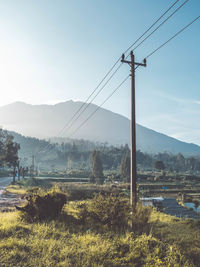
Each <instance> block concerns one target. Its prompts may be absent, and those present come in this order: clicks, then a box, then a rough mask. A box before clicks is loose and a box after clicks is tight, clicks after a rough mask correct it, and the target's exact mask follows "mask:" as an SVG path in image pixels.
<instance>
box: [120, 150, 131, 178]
mask: <svg viewBox="0 0 200 267" xmlns="http://www.w3.org/2000/svg"><path fill="white" fill-rule="evenodd" d="M120 175H121V178H122V179H123V180H124V181H125V182H129V181H130V151H127V152H126V153H125V155H124V156H123V158H122V161H121V165H120Z"/></svg>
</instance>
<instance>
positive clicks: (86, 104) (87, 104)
mask: <svg viewBox="0 0 200 267" xmlns="http://www.w3.org/2000/svg"><path fill="white" fill-rule="evenodd" d="M179 1H180V0H176V1H175V2H174V3H173V4H172V5H171V6H170V7H169V8H168V9H167V10H166V11H165V12H164V13H163V14H162V15H161V16H160V17H159V18H158V19H157V20H156V21H155V22H154V23H153V24H152V25H151V26H150V27H149V28H148V29H147V30H146V31H145V32H144V33H143V34H142V35H141V36H140V37H139V38H137V39H136V41H135V42H134V43H132V44H131V46H129V47H128V48H127V49H126V50H125V51H124V54H125V53H127V52H128V51H129V50H130V49H131V48H132V47H133V46H134V45H135V44H136V43H137V42H138V41H139V40H140V39H141V38H142V37H143V36H144V35H145V34H146V33H148V32H149V31H150V30H151V29H152V28H153V27H154V26H155V25H156V23H158V22H159V21H160V20H161V19H162V18H163V17H164V16H165V15H166V14H167V13H168V12H169V11H170V10H171V9H172V8H173V7H174V6H175V5H176V4H177V3H178V2H179ZM188 1H189V0H186V1H185V2H184V3H183V4H182V5H181V6H179V8H177V9H176V10H175V11H174V12H173V13H172V14H171V15H170V16H169V17H168V18H167V19H166V20H165V21H164V22H163V23H161V24H160V25H159V26H158V27H157V28H156V29H155V30H154V31H153V32H152V33H151V34H149V35H148V36H147V37H146V38H145V40H147V39H148V38H149V37H150V36H151V35H152V34H153V33H154V32H155V31H156V30H158V29H159V28H160V27H161V26H162V25H163V24H164V23H165V22H166V21H167V20H168V19H169V18H170V17H172V16H173V15H174V14H175V13H176V12H177V11H178V10H179V9H180V8H181V7H182V6H183V5H184V4H185V3H186V2H188ZM145 40H143V41H142V42H141V43H140V44H139V45H141V44H142V43H143V42H144V41H145ZM139 45H138V46H139ZM138 46H137V47H138ZM137 47H136V48H137ZM136 48H134V50H135V49H136ZM120 60H121V57H119V58H118V60H117V61H116V62H115V63H114V64H113V66H112V67H111V68H110V70H109V71H108V72H107V74H106V75H105V76H104V77H103V79H102V80H101V81H100V83H99V84H98V85H97V87H96V88H95V89H94V90H93V91H92V93H91V94H90V95H89V97H88V98H87V99H86V100H85V102H84V103H83V104H82V105H81V106H80V107H79V108H78V110H77V111H76V112H75V113H74V115H73V116H72V117H71V119H70V120H69V121H68V122H67V124H65V125H64V127H63V128H62V129H61V130H60V131H59V133H58V136H59V135H60V134H61V133H62V132H63V131H64V130H65V128H66V127H67V126H68V125H69V124H70V123H71V122H72V124H71V125H70V126H69V128H71V126H72V125H73V123H74V122H75V121H77V120H78V118H79V117H80V116H81V115H82V113H83V112H84V111H85V110H86V109H87V107H88V106H89V105H90V104H91V103H92V102H93V101H94V99H95V98H96V97H97V96H98V95H99V93H100V92H101V91H102V90H103V89H104V88H105V86H106V85H107V84H108V82H109V81H110V80H111V79H112V77H113V76H114V75H115V74H116V72H117V71H118V70H119V68H120V67H121V66H122V64H120V65H119V66H118V68H117V69H116V70H115V71H114V73H112V75H111V76H110V77H109V79H108V80H107V81H106V83H105V84H104V85H103V86H102V87H101V89H100V90H99V91H98V92H97V94H96V95H95V96H94V97H93V98H92V100H91V101H90V102H89V103H87V101H88V100H89V99H90V98H91V97H92V95H93V94H94V93H95V92H96V91H97V89H98V88H99V87H100V85H101V84H102V83H103V82H104V81H105V79H106V78H107V77H108V76H109V74H110V73H111V72H112V71H113V69H114V68H115V67H116V65H117V64H118V63H119V61H120ZM84 106H85V108H84V110H83V112H82V113H80V114H79V115H78V117H77V118H76V119H75V121H74V122H73V119H74V118H75V117H76V115H77V114H78V113H79V112H80V111H81V110H82V108H83V107H84ZM49 146H50V144H48V145H47V146H46V148H44V149H43V151H45V150H46V149H47V148H48V147H49ZM40 152H41V151H38V154H39V153H40Z"/></svg>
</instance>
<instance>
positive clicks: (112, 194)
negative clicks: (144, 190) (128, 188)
mask: <svg viewBox="0 0 200 267" xmlns="http://www.w3.org/2000/svg"><path fill="white" fill-rule="evenodd" d="M62 185H65V186H62V192H61V191H59V184H58V186H57V187H53V188H52V189H50V190H48V189H46V188H45V190H42V189H38V188H36V187H26V190H27V192H29V193H28V194H29V197H28V203H27V204H25V205H24V207H27V205H32V207H34V208H35V209H36V210H37V211H39V212H40V211H41V212H42V214H44V213H46V209H47V210H49V208H48V207H50V206H51V207H52V205H54V204H55V203H58V202H59V201H58V202H57V200H56V201H55V199H58V196H60V195H62V196H65V201H66V196H67V195H68V196H69V200H68V202H67V203H66V204H65V205H64V206H63V202H62V205H61V206H62V207H63V208H62V207H61V206H60V208H59V212H58V213H57V214H56V216H51V215H52V214H50V216H49V214H48V216H44V217H37V218H36V220H28V221H27V218H26V219H24V212H25V213H26V211H25V210H23V212H21V211H18V212H8V213H1V217H0V240H1V241H0V265H1V266H16V267H17V266H30V267H31V266H34V267H35V266H39V267H40V266H41V267H42V266H45V267H46V266H73V267H74V266H84V267H85V266H86V267H87V266H88V267H89V266H105V267H107V266H124V267H127V266H171V267H172V266H180V267H182V266H198V264H199V261H200V230H199V226H200V222H199V221H193V220H181V219H177V218H174V217H171V216H168V215H165V214H163V213H160V212H157V211H156V210H154V209H152V208H149V207H143V206H142V205H140V204H138V206H137V208H136V210H135V211H134V212H133V213H132V214H131V212H130V206H129V200H128V199H127V197H126V194H124V193H123V192H125V191H123V188H122V187H121V188H112V187H111V186H110V187H109V186H105V185H89V184H85V185H81V184H79V185H75V184H69V183H66V184H62ZM75 188H76V190H75ZM81 188H82V191H83V192H84V191H85V190H86V189H87V190H88V194H85V195H82V200H81V201H80V200H73V201H70V199H72V197H70V195H71V196H72V195H73V194H74V196H73V198H75V199H78V198H79V193H80V192H81ZM21 189H23V188H21ZM87 190H86V191H87ZM95 190H96V191H97V192H101V193H100V194H95V192H94V191H95ZM72 192H76V193H72ZM30 194H31V195H30ZM88 196H89V199H88ZM92 196H94V197H92ZM38 200H39V201H38ZM52 201H53V202H52ZM52 203H54V204H52ZM54 208H55V206H54ZM52 210H54V209H52ZM61 210H62V212H61ZM60 212H61V213H60ZM47 213H48V212H47ZM59 214H60V215H59ZM38 219H39V220H38Z"/></svg>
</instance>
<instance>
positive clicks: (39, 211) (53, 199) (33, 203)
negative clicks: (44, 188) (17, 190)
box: [16, 191, 67, 221]
mask: <svg viewBox="0 0 200 267" xmlns="http://www.w3.org/2000/svg"><path fill="white" fill-rule="evenodd" d="M27 200H28V203H27V204H26V205H25V206H24V207H16V208H17V209H18V210H20V211H21V212H22V217H23V218H24V219H25V220H27V221H42V220H47V219H55V218H57V217H58V216H59V215H60V213H61V211H62V208H63V206H64V204H65V203H66V201H67V197H66V195H65V194H63V193H59V192H55V191H50V192H49V193H46V194H33V195H30V196H28V197H27Z"/></svg>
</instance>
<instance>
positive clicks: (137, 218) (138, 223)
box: [131, 203, 152, 234]
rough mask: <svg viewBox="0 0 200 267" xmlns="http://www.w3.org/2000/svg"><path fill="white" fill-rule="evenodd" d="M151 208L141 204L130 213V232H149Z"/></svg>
mask: <svg viewBox="0 0 200 267" xmlns="http://www.w3.org/2000/svg"><path fill="white" fill-rule="evenodd" d="M151 211H152V209H151V207H145V206H143V205H142V204H141V203H138V204H137V207H136V209H135V211H134V212H132V216H131V223H132V230H133V231H134V232H136V233H138V234H141V233H143V232H148V231H149V228H150V227H149V226H150V225H149V218H150V215H151Z"/></svg>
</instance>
